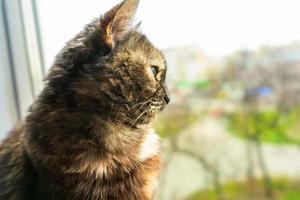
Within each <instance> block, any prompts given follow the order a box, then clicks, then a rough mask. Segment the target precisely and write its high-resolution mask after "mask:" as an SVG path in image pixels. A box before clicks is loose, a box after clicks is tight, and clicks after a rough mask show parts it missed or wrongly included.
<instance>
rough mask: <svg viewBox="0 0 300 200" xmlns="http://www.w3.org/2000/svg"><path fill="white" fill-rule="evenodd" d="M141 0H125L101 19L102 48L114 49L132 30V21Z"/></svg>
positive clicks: (100, 39)
mask: <svg viewBox="0 0 300 200" xmlns="http://www.w3.org/2000/svg"><path fill="white" fill-rule="evenodd" d="M138 4H139V0H124V1H123V2H121V3H120V4H118V5H116V6H115V7H113V8H112V9H111V10H109V11H108V12H107V13H105V14H104V16H102V17H101V19H100V38H99V42H100V45H101V46H105V47H106V48H109V49H112V48H113V47H114V45H115V44H116V42H117V41H119V40H121V39H122V38H123V37H124V36H125V35H126V33H128V32H129V31H130V30H131V29H132V21H133V19H134V15H135V13H136V9H137V7H138Z"/></svg>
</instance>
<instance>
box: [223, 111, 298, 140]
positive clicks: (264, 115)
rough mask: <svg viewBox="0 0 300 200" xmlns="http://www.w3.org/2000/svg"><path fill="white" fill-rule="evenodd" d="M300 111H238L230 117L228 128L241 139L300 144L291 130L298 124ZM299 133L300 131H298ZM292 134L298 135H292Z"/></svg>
mask: <svg viewBox="0 0 300 200" xmlns="http://www.w3.org/2000/svg"><path fill="white" fill-rule="evenodd" d="M299 116H300V112H299V110H297V109H295V110H291V111H285V112H280V111H278V110H276V109H274V110H258V111H257V110H254V111H253V110H251V111H245V110H242V111H238V112H235V113H233V114H230V115H228V122H229V123H228V127H229V129H230V130H231V132H232V133H233V134H235V135H237V136H239V137H242V138H247V139H258V140H260V141H262V142H270V143H275V144H286V143H299V142H300V140H297V139H295V138H296V137H291V134H287V133H288V132H289V133H291V132H290V131H289V130H290V129H291V128H293V127H294V126H295V125H296V124H298V122H299V121H300V120H299ZM297 131H298V132H299V131H300V130H297ZM292 134H297V133H295V131H294V133H292Z"/></svg>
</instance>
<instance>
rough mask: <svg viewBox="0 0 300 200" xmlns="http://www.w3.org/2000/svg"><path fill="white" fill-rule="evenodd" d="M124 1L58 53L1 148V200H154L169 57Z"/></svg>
mask: <svg viewBox="0 0 300 200" xmlns="http://www.w3.org/2000/svg"><path fill="white" fill-rule="evenodd" d="M137 5H138V0H125V1H123V2H122V3H120V4H119V5H117V6H115V7H114V8H112V9H111V10H110V11H108V12H107V13H106V14H105V15H104V16H102V17H101V18H100V19H96V20H94V21H93V22H92V23H90V24H88V25H87V26H86V28H85V29H84V30H83V31H82V32H81V33H79V34H78V35H77V36H76V37H75V38H73V39H72V40H71V41H69V42H68V43H67V44H66V46H65V47H64V48H63V49H62V51H61V52H60V53H59V54H58V56H57V58H56V60H55V63H54V65H53V67H52V68H51V70H50V72H49V74H48V75H47V78H46V85H45V88H44V89H43V91H42V92H41V94H40V95H39V97H38V99H37V100H36V101H35V102H34V104H33V105H32V106H31V108H30V113H29V115H28V116H27V118H26V120H25V122H24V123H20V124H19V125H18V126H17V127H16V128H15V129H14V130H13V131H12V132H11V133H10V135H9V136H8V138H7V139H6V140H4V141H3V143H2V145H1V146H0V199H1V200H25V199H28V200H50V199H51V200H52V199H53V200H54V199H57V200H69V199H70V200H71V199H72V200H117V199H118V200H150V199H152V198H153V195H154V192H155V185H156V182H157V176H158V170H159V163H160V158H159V152H158V150H159V142H158V137H157V136H156V134H155V133H154V132H153V131H152V129H151V123H152V121H153V120H154V118H155V117H156V115H157V114H158V113H159V111H161V110H162V109H163V108H164V107H165V105H166V104H167V103H168V102H169V97H168V93H167V88H166V86H165V76H166V64H165V60H164V57H163V55H162V54H161V52H160V51H159V50H157V49H156V48H155V47H154V46H153V45H152V44H151V43H150V42H149V41H148V40H147V38H146V36H144V35H143V34H141V33H139V32H138V31H137V30H136V28H132V27H131V24H132V20H133V17H134V14H135V11H136V8H137Z"/></svg>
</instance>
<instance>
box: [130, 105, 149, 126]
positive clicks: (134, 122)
mask: <svg viewBox="0 0 300 200" xmlns="http://www.w3.org/2000/svg"><path fill="white" fill-rule="evenodd" d="M148 111H149V108H148V109H146V110H144V111H143V112H142V113H141V114H140V115H139V116H138V117H137V118H136V119H135V120H134V121H133V123H132V126H131V127H133V126H134V125H135V124H136V122H137V121H138V120H139V119H140V118H141V117H142V116H143V115H144V114H145V113H147V112H148Z"/></svg>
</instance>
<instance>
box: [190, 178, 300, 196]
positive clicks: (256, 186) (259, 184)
mask: <svg viewBox="0 0 300 200" xmlns="http://www.w3.org/2000/svg"><path fill="white" fill-rule="evenodd" d="M272 186H273V191H274V195H273V200H299V199H300V182H299V181H290V180H288V179H276V180H274V182H273V185H272ZM263 191H264V186H263V181H262V180H251V181H246V182H230V183H227V184H224V185H223V186H222V193H221V194H219V196H217V194H216V193H215V192H214V190H213V189H207V190H201V191H198V192H195V193H194V194H192V195H191V196H189V197H188V198H186V200H202V199H205V200H217V199H222V200H258V199H259V200H263V199H267V198H266V197H265V196H264V192H263ZM218 197H219V198H218Z"/></svg>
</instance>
